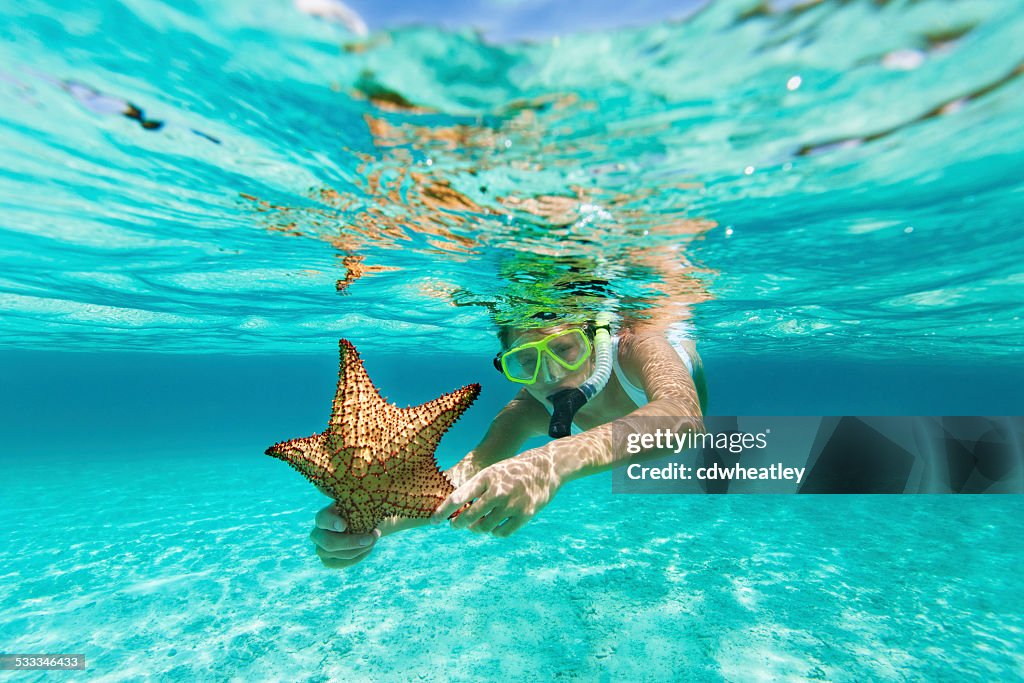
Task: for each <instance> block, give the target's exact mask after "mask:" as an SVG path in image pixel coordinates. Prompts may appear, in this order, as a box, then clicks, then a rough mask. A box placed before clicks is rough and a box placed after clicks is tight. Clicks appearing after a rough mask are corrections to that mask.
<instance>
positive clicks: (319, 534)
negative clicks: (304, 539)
mask: <svg viewBox="0 0 1024 683" xmlns="http://www.w3.org/2000/svg"><path fill="white" fill-rule="evenodd" d="M378 538H380V530H378V529H374V530H373V531H372V532H370V533H368V534H348V533H338V532H336V531H326V530H324V529H321V528H320V527H317V528H315V529H313V532H312V533H311V534H310V535H309V539H310V540H311V541H313V543H314V544H315V545H316V547H317V549H318V550H326V551H327V552H329V553H337V552H350V551H360V552H362V551H363V550H366V549H367V548H370V547H372V546H373V544H374V543H376V542H377V539H378Z"/></svg>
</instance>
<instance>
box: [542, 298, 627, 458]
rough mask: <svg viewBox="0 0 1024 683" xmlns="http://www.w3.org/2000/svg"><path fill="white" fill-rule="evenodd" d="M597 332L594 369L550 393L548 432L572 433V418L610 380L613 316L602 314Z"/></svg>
mask: <svg viewBox="0 0 1024 683" xmlns="http://www.w3.org/2000/svg"><path fill="white" fill-rule="evenodd" d="M596 328H597V329H596V330H595V332H594V348H595V351H596V353H595V355H596V357H597V360H596V363H595V365H594V372H593V374H591V375H590V377H589V378H588V379H587V381H586V382H584V383H583V384H581V385H580V386H579V387H576V388H574V389H562V390H561V391H556V392H555V393H553V394H551V395H550V396H548V397H547V398H548V401H550V402H551V423H550V424H549V425H548V436H550V437H551V438H552V439H561V438H562V437H564V436H569V434H571V433H572V420H573V418H574V417H576V412H577V411H578V410H579V409H580V408H582V407H583V406H584V405H586V403H587V401H589V400H590V399H592V398H594V396H595V395H597V393H598V392H600V391H601V390H602V389H604V387H605V385H606V384H608V379H609V378H610V377H611V374H612V363H613V360H612V338H611V332H610V329H609V328H610V316H608V315H599V316H598V319H597V323H596Z"/></svg>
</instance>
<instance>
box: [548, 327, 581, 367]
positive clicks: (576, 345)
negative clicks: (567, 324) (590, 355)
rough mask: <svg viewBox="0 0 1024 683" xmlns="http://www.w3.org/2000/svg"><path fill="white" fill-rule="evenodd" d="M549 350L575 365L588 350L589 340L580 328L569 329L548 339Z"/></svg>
mask: <svg viewBox="0 0 1024 683" xmlns="http://www.w3.org/2000/svg"><path fill="white" fill-rule="evenodd" d="M547 346H548V350H549V351H551V353H552V354H554V355H555V356H557V357H558V358H560V359H561V360H562V361H564V362H566V363H568V364H569V365H573V364H575V363H577V362H578V361H579V360H580V359H581V358H582V357H583V355H584V354H585V353H586V352H587V340H586V337H584V336H583V332H581V331H580V330H567V331H566V332H564V333H562V334H560V335H558V336H557V337H555V338H553V339H551V340H549V341H548V344H547Z"/></svg>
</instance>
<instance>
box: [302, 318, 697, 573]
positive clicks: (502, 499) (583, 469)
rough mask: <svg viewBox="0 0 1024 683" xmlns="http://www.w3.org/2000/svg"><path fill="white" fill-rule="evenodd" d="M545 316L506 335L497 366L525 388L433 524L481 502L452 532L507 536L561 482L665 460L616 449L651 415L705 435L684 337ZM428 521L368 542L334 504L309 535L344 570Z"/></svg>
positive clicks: (460, 470) (452, 474) (465, 466)
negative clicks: (348, 529)
mask: <svg viewBox="0 0 1024 683" xmlns="http://www.w3.org/2000/svg"><path fill="white" fill-rule="evenodd" d="M535 317H536V316H535ZM539 317H540V318H542V319H544V322H542V324H544V326H543V327H524V328H514V327H502V328H501V329H500V331H499V337H500V339H501V344H502V351H501V352H500V353H499V354H498V355H497V356H496V358H495V361H494V363H495V367H497V368H498V369H499V370H500V371H501V372H502V373H503V374H504V375H505V377H506V378H507V379H509V380H510V381H512V382H515V383H517V384H520V385H521V386H522V389H521V390H520V391H519V393H518V394H517V395H516V397H515V398H514V399H512V401H510V402H509V403H508V405H506V406H505V407H504V408H503V409H502V410H501V412H500V413H498V415H497V416H496V417H495V418H494V421H493V422H492V423H491V426H490V428H489V429H488V430H487V433H486V434H485V435H484V437H483V439H482V440H481V441H480V443H479V444H478V445H477V447H476V448H474V449H473V450H472V451H470V452H469V453H468V454H467V455H466V456H465V457H464V458H463V459H462V460H460V461H459V462H458V463H457V464H456V465H455V466H453V467H452V468H451V469H449V470H447V472H446V474H447V475H448V477H449V478H450V479H451V480H452V482H453V483H454V484H455V486H456V487H457V488H456V490H455V491H454V492H453V493H452V494H451V495H450V496H448V498H447V499H446V500H445V501H444V502H443V503H442V504H441V505H440V506H439V507H438V508H437V510H436V511H435V512H434V515H433V517H431V519H430V520H429V521H430V522H433V523H439V522H441V521H443V520H444V519H446V518H447V517H448V516H449V515H451V514H452V513H454V512H456V511H457V510H459V509H460V508H461V507H462V506H463V505H465V504H466V503H468V502H471V501H472V504H471V505H470V506H469V507H468V508H467V509H465V510H464V511H462V512H461V513H460V514H458V516H456V517H455V518H454V519H453V520H452V522H451V525H452V527H453V528H457V529H469V530H470V531H475V532H478V533H492V534H494V535H495V536H499V537H504V536H508V535H510V534H512V533H514V532H515V531H517V530H518V529H519V528H521V527H522V526H523V525H524V524H526V523H527V522H529V521H530V520H531V519H532V518H533V517H534V516H535V515H536V514H537V513H539V512H540V511H541V510H542V509H543V508H544V507H545V506H546V505H547V504H548V503H549V502H550V501H551V499H552V498H553V497H554V496H555V494H556V493H557V492H558V490H559V489H560V488H561V487H562V485H564V484H566V483H568V482H570V481H573V480H575V479H580V478H582V477H586V476H590V475H592V474H597V473H600V472H604V471H606V470H609V469H611V468H613V467H616V466H619V465H622V464H625V463H627V462H632V461H638V460H646V459H649V458H652V457H657V455H659V454H657V453H647V454H643V453H642V454H640V455H629V454H627V453H626V452H625V450H624V449H620V448H618V447H617V446H616V445H615V444H616V441H617V440H616V439H613V437H612V435H613V432H614V430H616V429H619V430H622V431H626V430H635V428H636V422H635V420H637V419H640V418H651V417H662V418H675V419H676V420H677V421H678V423H677V425H676V427H675V431H676V432H677V433H691V432H694V433H699V432H702V431H703V430H704V423H703V414H704V410H705V408H706V404H707V388H706V383H705V380H704V372H703V366H702V364H701V360H700V356H699V355H698V354H697V351H696V347H695V344H694V342H693V341H692V340H691V339H689V338H687V337H686V335H685V334H684V333H682V332H681V331H680V330H679V329H678V328H677V329H675V330H664V329H660V330H659V329H654V328H650V327H640V326H634V327H631V328H628V329H621V330H619V331H618V332H617V333H616V334H614V335H613V334H612V333H611V329H610V326H608V325H607V324H604V323H601V322H596V321H588V322H586V323H579V322H572V321H568V322H567V321H564V320H559V319H558V318H557V316H555V315H554V314H551V315H548V316H539ZM545 434H547V435H548V436H551V437H553V438H554V440H553V441H551V442H549V443H547V444H546V445H544V446H541V447H539V448H533V449H530V450H527V451H524V452H522V453H518V454H517V452H518V450H519V448H520V447H521V446H522V445H523V444H524V443H526V441H527V440H529V439H531V438H534V437H537V436H542V435H545ZM427 523H428V520H424V519H410V520H407V519H397V518H391V519H389V520H386V521H385V522H383V523H382V524H381V525H380V527H379V528H378V529H375V530H374V531H373V532H372V533H370V534H348V533H345V532H344V529H345V522H344V520H343V519H341V517H340V516H339V515H338V514H337V512H336V511H335V510H334V508H333V506H328V507H325V508H324V509H322V510H321V511H320V512H319V513H318V514H317V517H316V527H315V528H314V530H313V532H312V534H311V538H312V540H313V542H314V545H315V548H316V553H317V555H318V556H319V557H320V559H321V561H322V562H323V563H324V565H326V566H327V567H331V568H344V567H348V566H351V565H353V564H356V563H357V562H360V561H361V560H363V559H365V558H366V557H367V556H368V555H369V553H370V551H371V550H372V549H373V547H374V545H375V543H376V541H377V539H378V538H380V537H381V536H384V535H388V534H391V533H395V532H397V531H402V530H405V529H410V528H413V527H419V526H424V525H426V524H427Z"/></svg>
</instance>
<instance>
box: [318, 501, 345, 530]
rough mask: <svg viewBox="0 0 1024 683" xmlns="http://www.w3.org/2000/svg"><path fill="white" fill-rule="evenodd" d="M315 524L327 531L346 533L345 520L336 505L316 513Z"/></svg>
mask: <svg viewBox="0 0 1024 683" xmlns="http://www.w3.org/2000/svg"><path fill="white" fill-rule="evenodd" d="M315 524H316V525H317V527H318V528H320V529H324V530H326V531H344V530H345V520H344V519H342V518H341V515H339V514H338V509H337V508H336V507H334V505H328V506H327V507H325V508H324V509H323V510H321V511H320V512H318V513H316V521H315Z"/></svg>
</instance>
